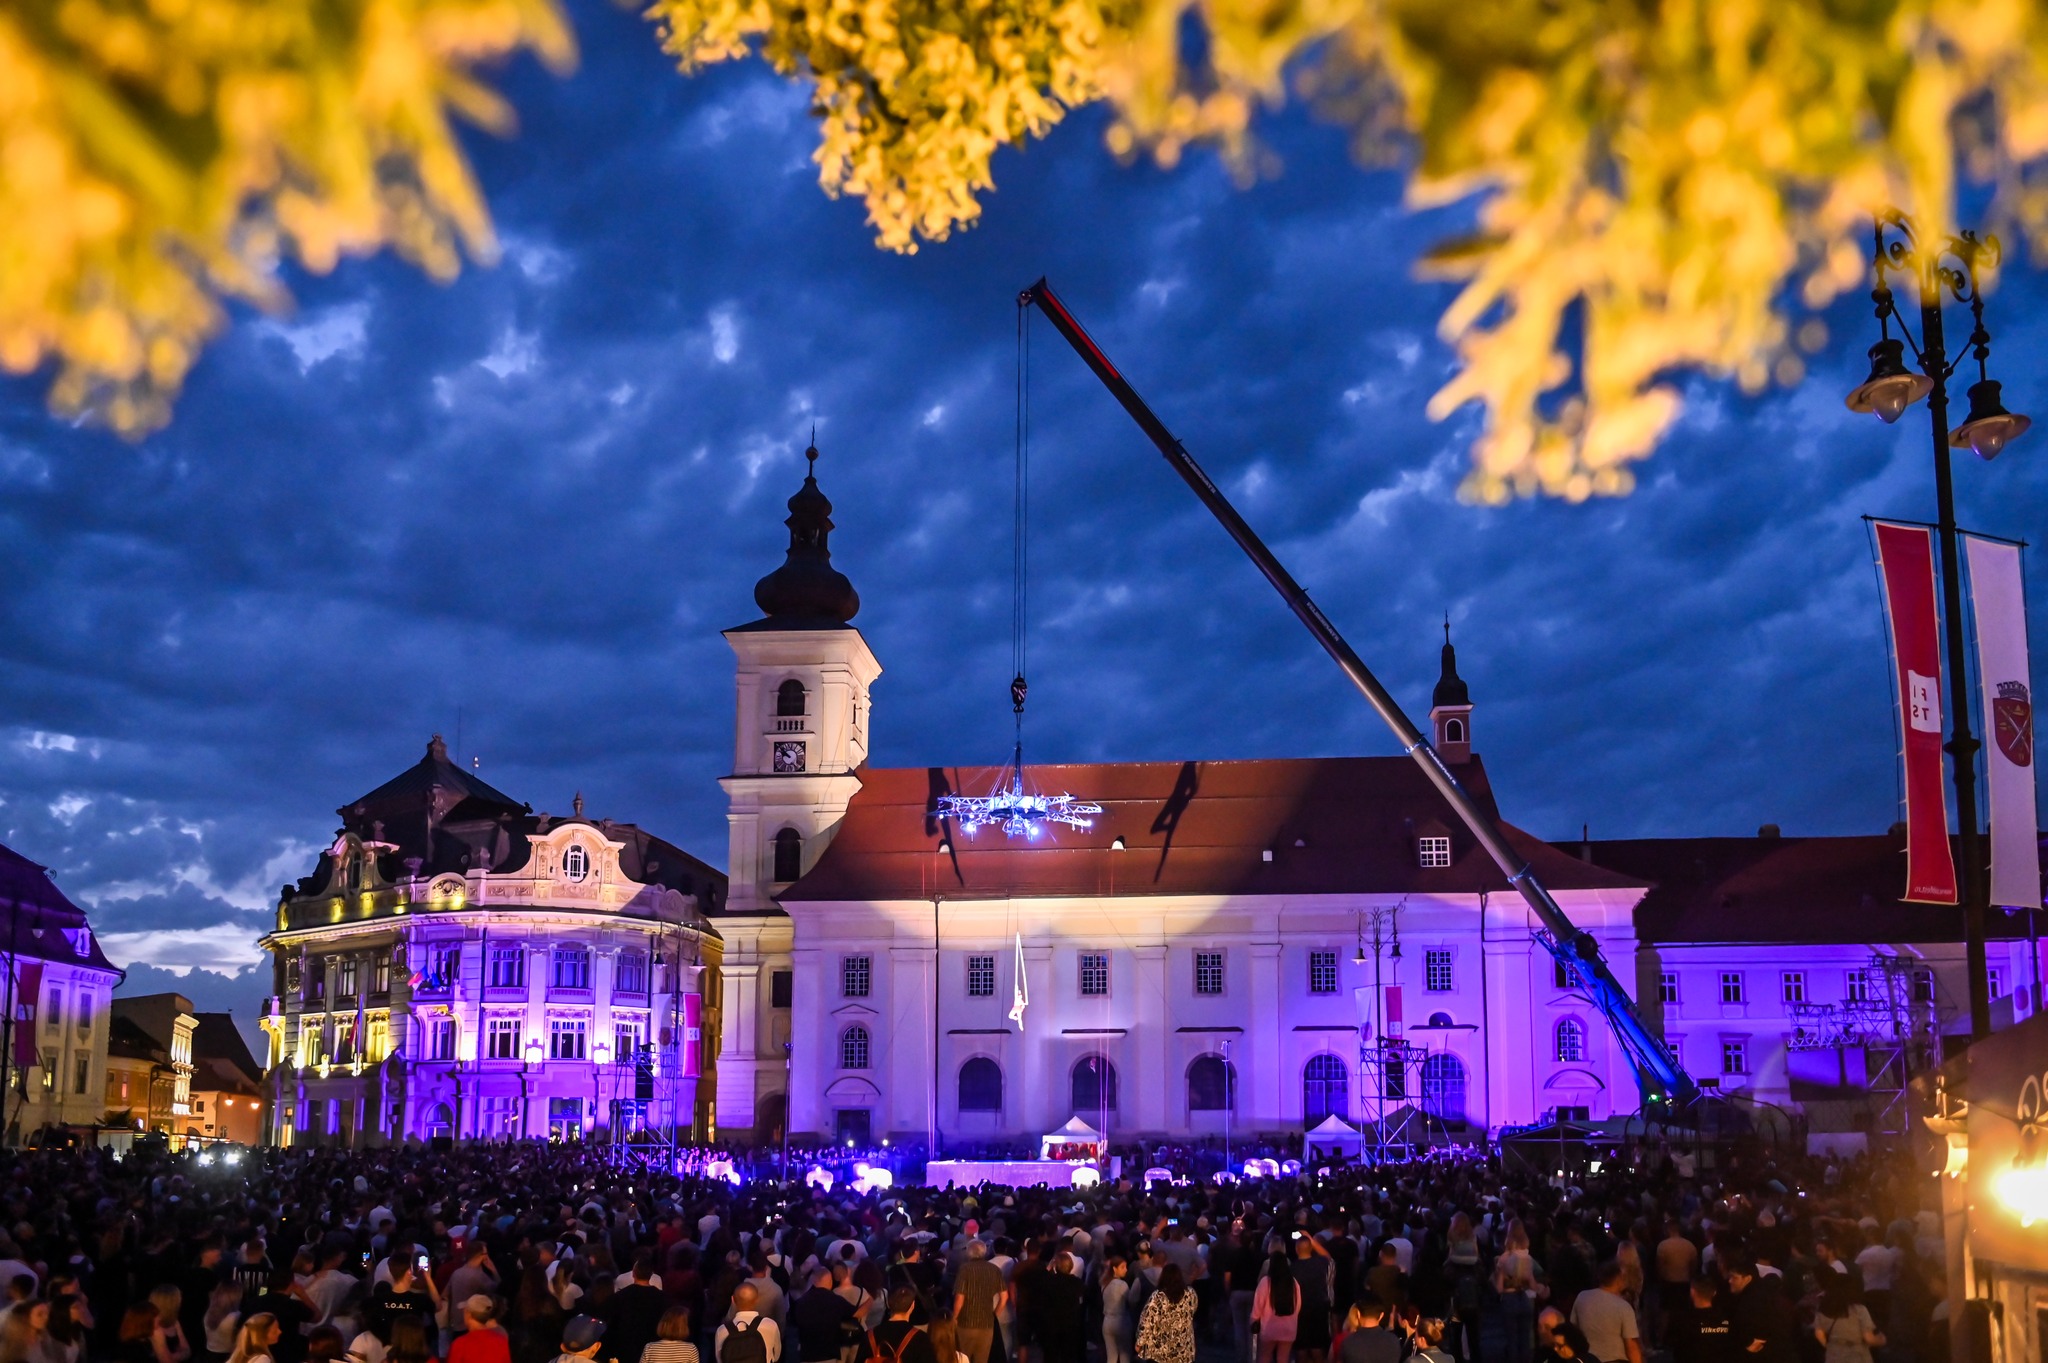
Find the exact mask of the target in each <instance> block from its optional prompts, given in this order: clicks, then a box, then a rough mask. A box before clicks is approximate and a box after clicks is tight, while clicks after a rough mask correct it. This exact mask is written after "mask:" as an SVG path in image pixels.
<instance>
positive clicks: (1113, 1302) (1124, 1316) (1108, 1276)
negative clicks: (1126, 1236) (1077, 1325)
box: [1101, 1253, 1136, 1363]
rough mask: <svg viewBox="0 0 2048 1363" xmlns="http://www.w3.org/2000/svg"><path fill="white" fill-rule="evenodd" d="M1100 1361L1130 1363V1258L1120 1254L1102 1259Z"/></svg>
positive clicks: (1132, 1336) (1131, 1359)
mask: <svg viewBox="0 0 2048 1363" xmlns="http://www.w3.org/2000/svg"><path fill="white" fill-rule="evenodd" d="M1101 1291H1102V1363H1134V1360H1133V1355H1132V1353H1131V1345H1132V1342H1133V1340H1134V1339H1135V1338H1136V1334H1135V1332H1134V1331H1133V1330H1132V1328H1131V1313H1130V1310H1129V1305H1130V1296H1131V1261H1130V1260H1129V1259H1126V1258H1125V1257H1124V1256H1123V1255H1121V1254H1115V1253H1112V1254H1108V1255H1105V1256H1104V1257H1103V1260H1102V1285H1101Z"/></svg>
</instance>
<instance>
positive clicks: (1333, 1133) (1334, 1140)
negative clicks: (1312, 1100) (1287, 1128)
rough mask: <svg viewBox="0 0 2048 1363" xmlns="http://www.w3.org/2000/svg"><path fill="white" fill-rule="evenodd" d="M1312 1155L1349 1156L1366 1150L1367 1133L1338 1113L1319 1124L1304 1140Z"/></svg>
mask: <svg viewBox="0 0 2048 1363" xmlns="http://www.w3.org/2000/svg"><path fill="white" fill-rule="evenodd" d="M1304 1140H1305V1142H1306V1144H1307V1147H1308V1149H1309V1151H1310V1152H1311V1153H1314V1152H1318V1151H1320V1152H1322V1153H1323V1154H1326V1155H1338V1156H1349V1155H1356V1154H1358V1153H1360V1152H1361V1151H1362V1150H1364V1148H1365V1133H1364V1132H1363V1131H1360V1130H1359V1129H1358V1128H1357V1127H1355V1126H1353V1125H1351V1124H1350V1123H1349V1122H1347V1121H1345V1120H1344V1119H1343V1118H1342V1117H1339V1116H1338V1115H1337V1114H1336V1113H1334V1112H1333V1113H1331V1114H1330V1115H1329V1116H1327V1117H1325V1118H1323V1120H1322V1121H1321V1122H1320V1123H1319V1124H1317V1125H1316V1126H1315V1127H1314V1128H1313V1129H1312V1130H1311V1131H1310V1132H1309V1133H1308V1135H1307V1136H1306V1137H1305V1138H1304Z"/></svg>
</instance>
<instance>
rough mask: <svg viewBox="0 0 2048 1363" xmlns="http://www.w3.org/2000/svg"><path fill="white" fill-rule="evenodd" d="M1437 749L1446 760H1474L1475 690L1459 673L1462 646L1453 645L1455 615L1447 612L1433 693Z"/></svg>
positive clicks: (1431, 710)
mask: <svg viewBox="0 0 2048 1363" xmlns="http://www.w3.org/2000/svg"><path fill="white" fill-rule="evenodd" d="M1429 719H1430V726H1431V727H1432V728H1434V729H1435V730H1436V749H1437V751H1438V752H1439V753H1440V754H1442V756H1443V759H1444V761H1446V762H1453V763H1457V762H1469V761H1471V760H1472V691H1471V688H1470V687H1468V686H1466V685H1465V679H1464V678H1463V677H1461V676H1459V675H1458V650H1457V649H1456V648H1454V647H1452V645H1451V617H1450V613H1449V612H1445V614H1444V655H1443V672H1442V674H1441V675H1440V676H1438V677H1437V680H1436V690H1435V691H1433V692H1431V693H1430V697H1429Z"/></svg>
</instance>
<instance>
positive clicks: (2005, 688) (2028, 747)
mask: <svg viewBox="0 0 2048 1363" xmlns="http://www.w3.org/2000/svg"><path fill="white" fill-rule="evenodd" d="M1991 736H1992V738H1993V739H1995V740H1996V741H1997V743H1998V750H1999V751H2000V752H2002V753H2004V754H2005V757H2006V760H2007V761H2008V762H2011V763H2012V764H2013V765H2014V766H2015V767H2031V766H2033V765H2034V703H2033V701H2032V700H2031V699H2030V698H2029V697H2028V695H2027V684H2026V683H2025V682H2016V681H2008V682H2000V683H1999V684H1998V694H1997V695H1996V696H1994V697H1992V699H1991Z"/></svg>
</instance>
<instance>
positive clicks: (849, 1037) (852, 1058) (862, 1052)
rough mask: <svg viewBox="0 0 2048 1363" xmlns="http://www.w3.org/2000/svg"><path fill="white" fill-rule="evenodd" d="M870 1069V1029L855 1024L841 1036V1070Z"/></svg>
mask: <svg viewBox="0 0 2048 1363" xmlns="http://www.w3.org/2000/svg"><path fill="white" fill-rule="evenodd" d="M867 1067H868V1029H867V1028H865V1027H863V1026H861V1025H860V1024H859V1023H857V1022H856V1023H855V1024H854V1025H853V1026H851V1027H849V1028H847V1029H846V1030H845V1031H843V1032H841V1033H840V1034H839V1068H840V1069H842V1070H864V1069H866V1068H867Z"/></svg>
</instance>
